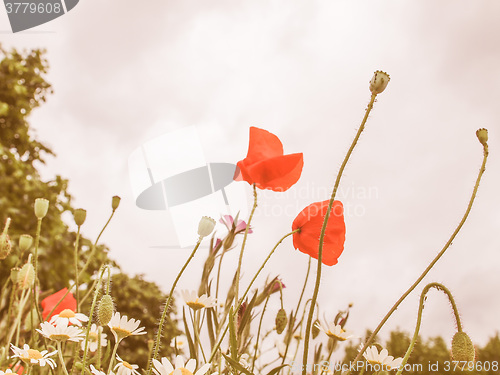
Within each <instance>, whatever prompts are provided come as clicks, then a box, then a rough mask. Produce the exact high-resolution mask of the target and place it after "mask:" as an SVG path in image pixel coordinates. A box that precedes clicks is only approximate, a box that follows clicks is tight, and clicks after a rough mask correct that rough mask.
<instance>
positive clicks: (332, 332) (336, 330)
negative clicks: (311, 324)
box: [316, 323, 355, 341]
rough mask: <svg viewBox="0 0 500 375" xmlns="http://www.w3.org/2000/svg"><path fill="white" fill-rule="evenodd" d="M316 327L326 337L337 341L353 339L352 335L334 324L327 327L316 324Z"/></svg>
mask: <svg viewBox="0 0 500 375" xmlns="http://www.w3.org/2000/svg"><path fill="white" fill-rule="evenodd" d="M316 327H317V328H319V329H320V330H321V331H323V332H324V333H326V334H327V335H328V337H331V338H333V339H337V340H339V341H345V340H349V339H352V338H354V337H355V336H354V335H353V334H352V333H350V332H348V331H344V329H343V328H342V326H341V325H340V324H337V325H335V324H334V323H330V325H328V326H323V325H322V324H318V323H316Z"/></svg>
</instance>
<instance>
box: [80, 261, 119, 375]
mask: <svg viewBox="0 0 500 375" xmlns="http://www.w3.org/2000/svg"><path fill="white" fill-rule="evenodd" d="M106 271H108V277H109V275H110V274H111V269H110V267H109V266H101V269H100V270H99V281H98V282H97V286H96V288H95V291H94V299H93V300H92V305H91V307H90V313H89V321H88V323H87V329H86V330H85V348H84V349H83V360H82V375H85V365H86V362H87V352H88V347H89V335H90V328H91V327H92V318H93V316H94V310H95V307H96V305H97V298H98V297H99V292H100V290H101V284H102V278H103V277H104V272H106ZM113 358H114V357H111V359H110V363H112V362H113Z"/></svg>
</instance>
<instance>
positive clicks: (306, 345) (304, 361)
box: [302, 93, 377, 375]
mask: <svg viewBox="0 0 500 375" xmlns="http://www.w3.org/2000/svg"><path fill="white" fill-rule="evenodd" d="M376 97H377V94H376V93H375V94H372V96H371V99H370V103H368V107H366V111H365V117H363V121H362V122H361V125H360V127H359V129H358V133H357V134H356V137H355V138H354V140H353V141H352V144H351V147H350V148H349V151H347V154H346V156H345V158H344V161H343V162H342V165H341V167H340V170H339V173H338V174H337V179H336V180H335V185H334V186H333V191H332V196H331V197H330V202H329V203H328V209H327V210H326V215H325V220H324V221H323V227H322V228H321V234H320V236H319V249H318V269H317V271H316V285H315V286H314V292H313V296H312V302H311V307H310V310H309V316H308V317H307V325H306V336H305V338H304V355H303V358H302V364H303V366H302V375H307V357H308V354H309V339H310V336H311V325H312V319H313V314H314V308H315V306H316V300H317V299H318V292H319V284H320V281H321V265H322V258H323V242H324V240H325V232H326V226H327V224H328V219H329V218H330V211H331V210H332V206H333V201H334V200H335V195H336V194H337V189H338V187H339V184H340V179H341V178H342V174H343V173H344V169H345V166H346V165H347V162H348V161H349V158H350V156H351V154H352V151H353V150H354V147H356V144H357V143H358V139H359V136H360V135H361V133H362V132H363V130H364V128H365V124H366V120H368V115H369V114H370V111H371V110H372V108H373V103H374V102H375V98H376Z"/></svg>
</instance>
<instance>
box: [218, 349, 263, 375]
mask: <svg viewBox="0 0 500 375" xmlns="http://www.w3.org/2000/svg"><path fill="white" fill-rule="evenodd" d="M221 354H222V355H223V356H224V358H225V359H226V361H228V362H229V364H230V365H231V366H233V368H234V369H235V370H236V371H240V372H242V373H244V374H246V375H255V374H254V373H252V372H250V371H248V370H247V369H246V368H244V367H243V366H242V365H241V364H240V363H239V362H238V361H236V360H234V359H232V358H231V357H229V356H227V355H225V354H224V353H221Z"/></svg>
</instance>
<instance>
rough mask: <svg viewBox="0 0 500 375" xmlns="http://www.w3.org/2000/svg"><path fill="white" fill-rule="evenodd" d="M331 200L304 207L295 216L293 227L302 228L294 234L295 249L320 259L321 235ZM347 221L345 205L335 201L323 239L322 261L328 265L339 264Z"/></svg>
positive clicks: (294, 228)
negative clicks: (345, 218)
mask: <svg viewBox="0 0 500 375" xmlns="http://www.w3.org/2000/svg"><path fill="white" fill-rule="evenodd" d="M328 204H329V201H323V202H316V203H313V204H311V205H309V206H307V207H306V208H304V209H303V210H302V211H301V212H300V213H299V214H298V215H297V217H296V218H295V220H294V222H293V224H292V229H293V230H296V229H299V228H300V232H296V233H294V234H293V246H294V248H295V249H298V250H300V251H301V252H303V253H305V254H308V255H310V256H311V257H313V258H314V259H318V250H319V237H320V235H321V229H322V227H323V221H324V220H325V215H326V210H327V209H328ZM344 242H345V223H344V214H343V206H342V203H341V202H340V201H334V202H333V205H332V210H331V213H330V217H329V218H328V225H327V227H326V232H325V237H324V241H323V254H322V263H323V264H325V265H327V266H333V265H334V264H337V259H338V258H339V257H340V255H341V254H342V251H343V250H344Z"/></svg>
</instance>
